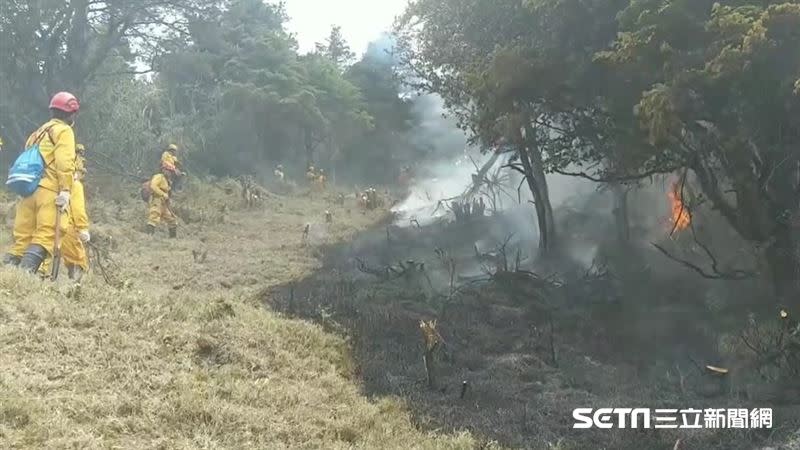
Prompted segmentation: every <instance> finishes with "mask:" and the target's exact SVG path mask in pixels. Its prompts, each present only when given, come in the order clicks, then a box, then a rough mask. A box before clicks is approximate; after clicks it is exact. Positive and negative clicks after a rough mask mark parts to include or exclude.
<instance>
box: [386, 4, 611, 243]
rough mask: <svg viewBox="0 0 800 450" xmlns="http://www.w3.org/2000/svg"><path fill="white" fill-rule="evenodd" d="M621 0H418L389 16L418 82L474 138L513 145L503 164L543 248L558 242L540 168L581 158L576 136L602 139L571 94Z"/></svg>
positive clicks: (591, 114)
mask: <svg viewBox="0 0 800 450" xmlns="http://www.w3.org/2000/svg"><path fill="white" fill-rule="evenodd" d="M620 3H621V2H620V1H616V2H615V1H612V0H606V1H602V2H587V1H581V0H567V1H556V0H552V1H551V0H536V1H526V2H519V1H510V0H506V1H488V0H469V1H456V0H445V1H436V0H420V1H417V2H414V3H412V4H411V6H410V7H409V8H408V10H407V12H406V14H405V15H404V17H403V18H402V19H401V20H400V22H399V24H398V32H399V34H400V36H401V48H402V50H403V55H404V60H405V62H406V63H408V65H409V66H410V67H411V69H412V71H413V73H414V75H415V76H416V78H417V79H418V80H420V81H419V83H418V86H419V87H420V88H421V89H424V90H427V91H432V92H437V93H439V94H441V95H442V96H443V97H444V98H445V101H446V103H447V106H448V107H449V109H450V110H451V111H452V112H454V113H455V114H456V116H457V117H458V118H459V119H460V123H461V125H462V127H463V128H464V129H465V130H466V131H469V132H470V133H471V134H472V135H473V137H474V140H478V141H483V142H484V143H486V144H492V143H494V142H496V141H498V140H505V141H506V142H508V143H510V144H511V145H512V146H513V148H514V150H515V151H516V154H517V155H516V161H515V163H514V164H513V165H512V167H513V168H515V169H516V170H518V171H519V172H521V173H522V174H523V175H524V176H525V179H526V181H527V184H528V188H529V189H530V190H531V193H532V195H533V197H534V204H535V207H536V211H537V217H538V220H539V231H540V246H539V247H540V250H541V251H542V252H543V253H548V252H551V251H552V250H553V249H554V248H555V247H556V246H557V240H556V230H555V221H554V218H553V212H552V206H551V205H550V199H549V192H548V186H547V181H546V177H545V173H546V172H547V171H557V170H562V169H564V168H566V167H568V166H569V165H571V164H576V163H580V162H581V161H583V160H585V159H587V158H586V157H585V155H582V154H580V152H575V151H573V150H574V147H575V145H576V144H578V143H579V142H580V141H579V139H578V138H579V137H584V141H593V145H584V146H582V149H581V151H582V152H594V153H596V154H598V153H600V152H602V151H603V150H605V149H608V148H611V146H610V145H609V144H608V143H603V140H602V139H601V138H600V137H599V136H597V135H598V132H597V131H596V130H595V131H594V132H588V131H586V129H588V128H590V125H592V124H593V122H592V121H590V120H588V119H589V118H592V119H593V118H595V117H596V116H597V114H595V111H594V110H593V109H592V108H591V107H589V106H584V105H582V104H581V103H580V101H579V98H580V97H581V96H585V97H586V98H589V96H588V95H587V94H585V92H586V91H587V89H586V88H587V86H584V85H583V82H584V81H586V80H587V79H589V74H588V70H589V66H590V65H591V60H592V56H593V53H592V51H591V48H592V46H594V47H597V48H604V45H605V43H607V42H608V41H609V40H611V39H612V38H613V36H614V32H615V29H616V28H615V23H614V14H615V13H616V10H617V9H619V6H618V5H619V4H620ZM596 123H600V122H599V121H598V122H596ZM578 130H580V132H578ZM592 134H594V138H591V139H589V138H587V136H591V135H592ZM597 144H602V145H597ZM567 148H568V149H570V151H569V152H567V151H566V150H565V149H567Z"/></svg>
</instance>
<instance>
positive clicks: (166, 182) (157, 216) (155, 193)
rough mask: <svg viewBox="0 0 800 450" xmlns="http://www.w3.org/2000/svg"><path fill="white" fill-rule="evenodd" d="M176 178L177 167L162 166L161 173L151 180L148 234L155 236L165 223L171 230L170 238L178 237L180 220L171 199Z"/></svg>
mask: <svg viewBox="0 0 800 450" xmlns="http://www.w3.org/2000/svg"><path fill="white" fill-rule="evenodd" d="M175 177H176V169H175V166H171V165H169V164H162V166H161V173H157V174H155V175H153V178H151V179H150V203H149V207H148V210H147V233H148V234H154V233H155V231H156V227H157V226H158V225H159V224H160V223H161V222H164V223H166V224H167V227H168V229H169V237H170V238H175V237H177V235H178V218H177V217H175V214H173V213H172V209H171V208H170V205H169V198H170V194H171V192H172V183H173V182H174V180H175Z"/></svg>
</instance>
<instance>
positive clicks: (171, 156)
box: [161, 144, 185, 191]
mask: <svg viewBox="0 0 800 450" xmlns="http://www.w3.org/2000/svg"><path fill="white" fill-rule="evenodd" d="M164 166H167V167H174V168H175V173H174V177H173V180H172V187H173V188H174V189H175V190H176V191H180V190H181V184H182V181H183V176H184V175H185V174H184V173H183V171H182V170H181V162H180V161H179V160H178V146H177V145H175V144H169V145H168V146H167V148H166V149H165V150H164V152H163V153H162V154H161V167H164Z"/></svg>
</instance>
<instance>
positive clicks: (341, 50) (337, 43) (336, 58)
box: [316, 25, 355, 69]
mask: <svg viewBox="0 0 800 450" xmlns="http://www.w3.org/2000/svg"><path fill="white" fill-rule="evenodd" d="M316 47H317V53H319V54H320V55H323V56H325V57H326V58H328V59H329V60H331V62H333V63H334V64H335V65H336V66H337V67H339V69H344V68H345V67H346V66H347V65H348V64H350V62H351V61H352V60H353V58H354V57H355V53H353V52H352V51H351V50H350V46H349V45H348V44H347V41H346V40H345V39H344V36H342V27H340V26H338V25H334V26H332V27H331V32H330V34H329V35H328V37H327V39H325V43H324V44H322V43H319V42H318V43H317V45H316Z"/></svg>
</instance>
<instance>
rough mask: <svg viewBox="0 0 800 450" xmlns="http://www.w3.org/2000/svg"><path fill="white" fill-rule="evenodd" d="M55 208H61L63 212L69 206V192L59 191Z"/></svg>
mask: <svg viewBox="0 0 800 450" xmlns="http://www.w3.org/2000/svg"><path fill="white" fill-rule="evenodd" d="M56 206H58V207H59V208H61V210H62V211H65V210H66V209H67V207H68V206H69V191H61V192H59V193H58V196H57V197H56Z"/></svg>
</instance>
